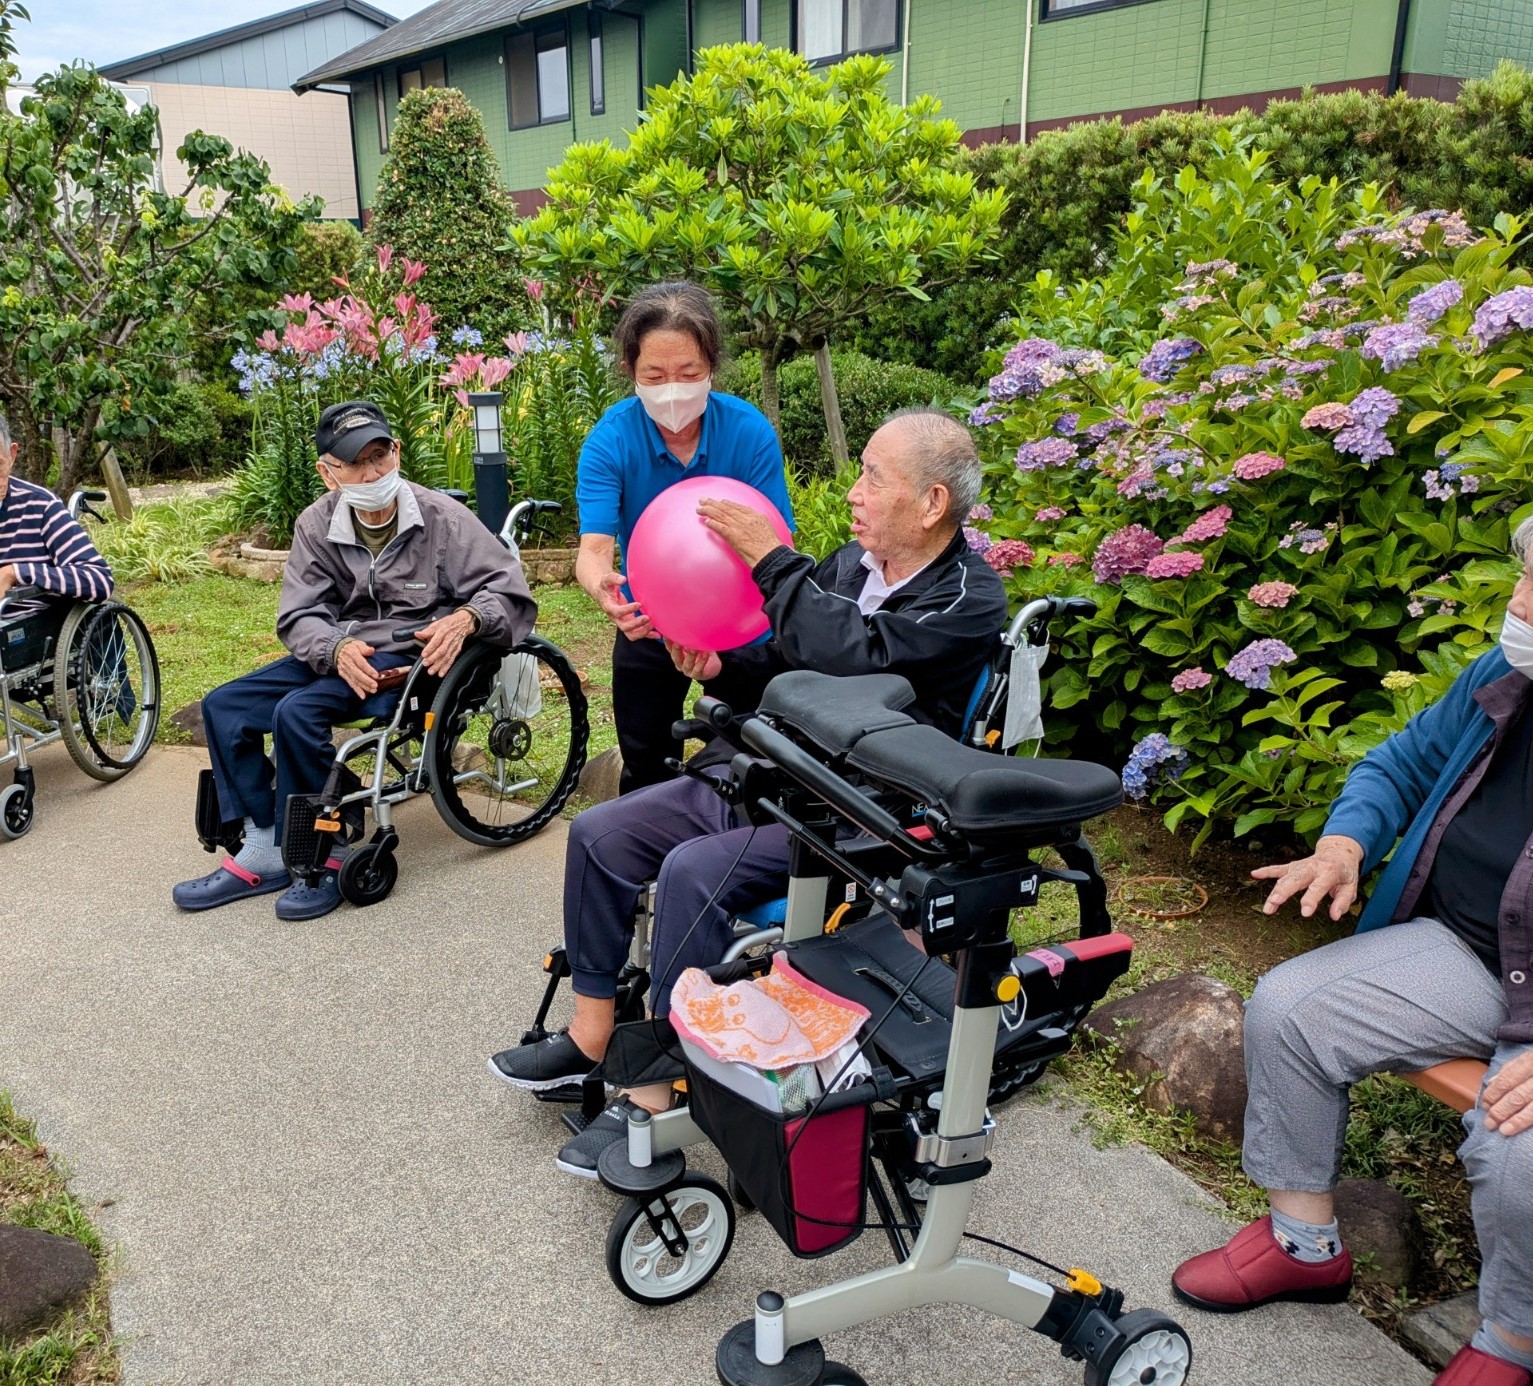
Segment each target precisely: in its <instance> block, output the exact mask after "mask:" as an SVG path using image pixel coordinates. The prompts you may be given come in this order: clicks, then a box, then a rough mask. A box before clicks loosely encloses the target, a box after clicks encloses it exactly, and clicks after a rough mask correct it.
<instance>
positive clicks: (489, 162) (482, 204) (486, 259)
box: [367, 87, 524, 337]
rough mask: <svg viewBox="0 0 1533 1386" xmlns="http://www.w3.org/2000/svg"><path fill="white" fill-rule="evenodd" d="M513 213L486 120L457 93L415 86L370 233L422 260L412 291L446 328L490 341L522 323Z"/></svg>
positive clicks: (404, 105) (403, 105)
mask: <svg viewBox="0 0 1533 1386" xmlns="http://www.w3.org/2000/svg"><path fill="white" fill-rule="evenodd" d="M513 219H514V213H513V210H512V207H511V200H510V198H509V197H508V196H507V194H506V192H505V190H504V188H502V186H501V181H500V166H499V165H498V164H497V163H496V161H495V151H494V150H492V149H491V148H490V142H489V140H488V139H487V138H486V137H485V133H484V120H483V118H482V117H481V116H480V114H479V112H478V111H477V110H475V108H474V107H473V106H472V105H470V104H469V101H468V98H467V97H465V96H464V95H463V93H462V92H461V91H456V90H454V89H453V88H451V87H445V88H429V87H428V88H422V89H421V90H418V91H412V92H410V93H409V94H408V95H407V96H406V97H405V98H404V100H403V101H401V102H400V103H399V123H398V124H397V125H396V126H395V128H394V133H393V136H392V138H391V141H390V145H389V157H388V159H387V160H386V161H385V163H384V165H383V172H382V173H381V174H380V175H379V177H378V196H377V200H376V201H375V202H374V204H373V218H372V221H370V222H369V223H368V228H367V229H368V234H369V236H370V237H371V239H372V243H373V245H374V246H385V245H387V246H393V248H394V249H395V251H397V252H398V253H399V254H401V255H403V256H405V257H407V258H408V259H411V260H418V261H420V262H422V263H423V264H425V265H426V266H427V270H426V277H425V279H424V280H423V281H422V282H421V286H420V290H419V293H420V296H421V297H422V298H423V299H425V300H426V301H427V302H428V303H430V304H431V305H432V307H434V308H435V309H436V312H437V319H438V321H439V322H440V323H441V324H442V326H443V327H444V328H446V329H448V330H449V331H450V330H451V329H453V328H455V327H460V326H464V325H468V326H471V327H475V328H478V329H480V330H481V331H483V332H485V333H486V334H488V335H490V336H494V337H499V336H500V335H501V334H502V333H503V332H506V331H509V330H511V329H513V328H516V327H518V326H520V325H521V323H520V321H519V318H520V316H521V314H520V311H519V310H518V309H513V308H512V306H511V305H513V304H518V305H519V304H521V303H522V302H524V296H523V294H522V291H521V280H520V274H519V272H518V270H517V267H516V264H515V260H514V257H510V256H508V255H507V253H506V244H507V242H508V241H509V240H510V238H511V223H512V221H513Z"/></svg>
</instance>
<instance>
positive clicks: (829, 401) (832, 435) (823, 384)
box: [814, 338, 849, 472]
mask: <svg viewBox="0 0 1533 1386" xmlns="http://www.w3.org/2000/svg"><path fill="white" fill-rule="evenodd" d="M814 364H815V366H816V367H817V368H818V370H819V372H820V403H821V404H822V405H824V407H825V437H826V440H827V441H828V442H829V443H830V456H831V461H832V462H833V463H834V465H835V469H836V471H837V472H839V471H841V469H842V468H844V467H845V466H846V464H847V461H848V460H849V454H848V452H847V447H846V425H845V424H844V423H842V422H841V397H840V396H839V395H838V394H837V393H836V376H835V372H834V371H833V370H832V369H831V364H830V339H829V338H826V339H825V340H823V341H822V342H821V343H820V345H819V346H817V347H816V348H815V351H814Z"/></svg>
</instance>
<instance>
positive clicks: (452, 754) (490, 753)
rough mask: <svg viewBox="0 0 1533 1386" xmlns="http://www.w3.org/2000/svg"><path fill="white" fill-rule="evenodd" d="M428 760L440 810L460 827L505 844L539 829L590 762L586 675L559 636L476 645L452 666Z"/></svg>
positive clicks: (492, 843) (435, 712)
mask: <svg viewBox="0 0 1533 1386" xmlns="http://www.w3.org/2000/svg"><path fill="white" fill-rule="evenodd" d="M430 727H431V730H430V732H429V733H428V736H427V743H428V748H427V761H428V769H429V773H430V776H431V795H432V798H433V799H435V800H436V806H437V812H439V813H440V814H441V815H442V818H443V820H444V821H445V822H446V824H447V826H448V827H450V828H451V829H452V830H453V831H454V832H455V833H457V834H458V836H459V837H463V838H467V839H468V841H470V842H477V843H479V844H480V845H481V846H485V847H505V846H508V845H509V844H511V843H513V842H521V841H522V840H523V839H525V838H529V837H531V836H532V835H533V834H534V833H537V832H540V831H541V830H542V829H543V828H544V827H546V826H547V825H548V823H549V822H550V821H551V820H552V819H553V818H554V816H555V815H556V814H557V813H558V812H559V810H560V809H561V808H563V807H564V805H565V803H566V801H567V800H568V799H569V797H570V795H571V794H572V793H574V791H575V785H576V784H577V783H578V781H579V779H580V771H581V768H582V767H583V766H584V765H585V763H586V739H587V736H588V735H589V732H590V723H589V721H588V720H587V714H586V695H585V693H584V691H583V690H582V689H581V687H580V677H579V675H578V674H576V672H575V670H574V667H573V666H572V665H571V664H570V662H569V660H568V659H567V658H566V657H565V654H564V652H563V651H562V650H561V649H559V647H558V646H557V645H552V644H550V643H549V642H548V641H547V640H544V639H542V638H541V637H539V636H536V635H533V636H529V637H528V638H527V639H526V640H524V641H523V642H522V643H521V644H520V645H518V646H517V647H516V649H515V650H514V651H513V652H512V653H511V654H510V655H509V656H507V655H506V653H505V652H504V651H503V650H497V649H495V648H493V647H491V646H489V645H478V646H475V647H474V648H473V649H471V650H469V651H467V652H465V653H464V654H463V655H462V656H461V657H460V658H459V659H458V661H457V662H456V663H455V664H454V665H453V666H452V668H451V669H449V670H448V672H447V677H446V678H444V679H443V680H442V687H441V689H440V690H439V691H438V693H437V696H436V702H435V704H433V706H432V709H431V722H430Z"/></svg>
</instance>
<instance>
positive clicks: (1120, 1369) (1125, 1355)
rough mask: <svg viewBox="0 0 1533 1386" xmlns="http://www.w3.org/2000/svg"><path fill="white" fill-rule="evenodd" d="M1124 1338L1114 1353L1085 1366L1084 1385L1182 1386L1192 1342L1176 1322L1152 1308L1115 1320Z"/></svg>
mask: <svg viewBox="0 0 1533 1386" xmlns="http://www.w3.org/2000/svg"><path fill="white" fill-rule="evenodd" d="M1118 1330H1119V1332H1121V1333H1122V1334H1123V1335H1124V1336H1125V1338H1126V1339H1127V1341H1126V1342H1125V1343H1124V1344H1123V1347H1122V1349H1121V1351H1119V1353H1118V1355H1117V1356H1116V1357H1113V1358H1110V1359H1108V1360H1107V1361H1104V1362H1098V1363H1096V1364H1095V1365H1094V1366H1088V1367H1087V1368H1086V1386H1139V1383H1141V1382H1153V1383H1154V1386H1182V1383H1183V1382H1184V1381H1186V1380H1187V1373H1188V1372H1189V1371H1190V1370H1191V1369H1192V1343H1191V1342H1190V1341H1189V1340H1188V1337H1187V1334H1186V1333H1185V1332H1184V1331H1183V1329H1182V1327H1181V1325H1180V1324H1178V1323H1177V1322H1176V1321H1175V1320H1174V1319H1168V1318H1167V1317H1166V1316H1165V1315H1164V1314H1161V1313H1158V1312H1157V1311H1156V1310H1154V1309H1136V1310H1134V1312H1133V1313H1131V1314H1125V1315H1124V1316H1123V1317H1122V1318H1121V1319H1119V1320H1118Z"/></svg>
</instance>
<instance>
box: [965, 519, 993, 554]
mask: <svg viewBox="0 0 1533 1386" xmlns="http://www.w3.org/2000/svg"><path fill="white" fill-rule="evenodd" d="M963 538H964V543H966V544H967V545H968V546H969V552H970V553H984V552H985V550H986V549H988V548H989V547H990V545H991V542H992V541H991V538H990V536H989V535H988V534H986V533H985V531H984V530H982V529H975V528H974V526H973V525H965V526H964V527H963Z"/></svg>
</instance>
